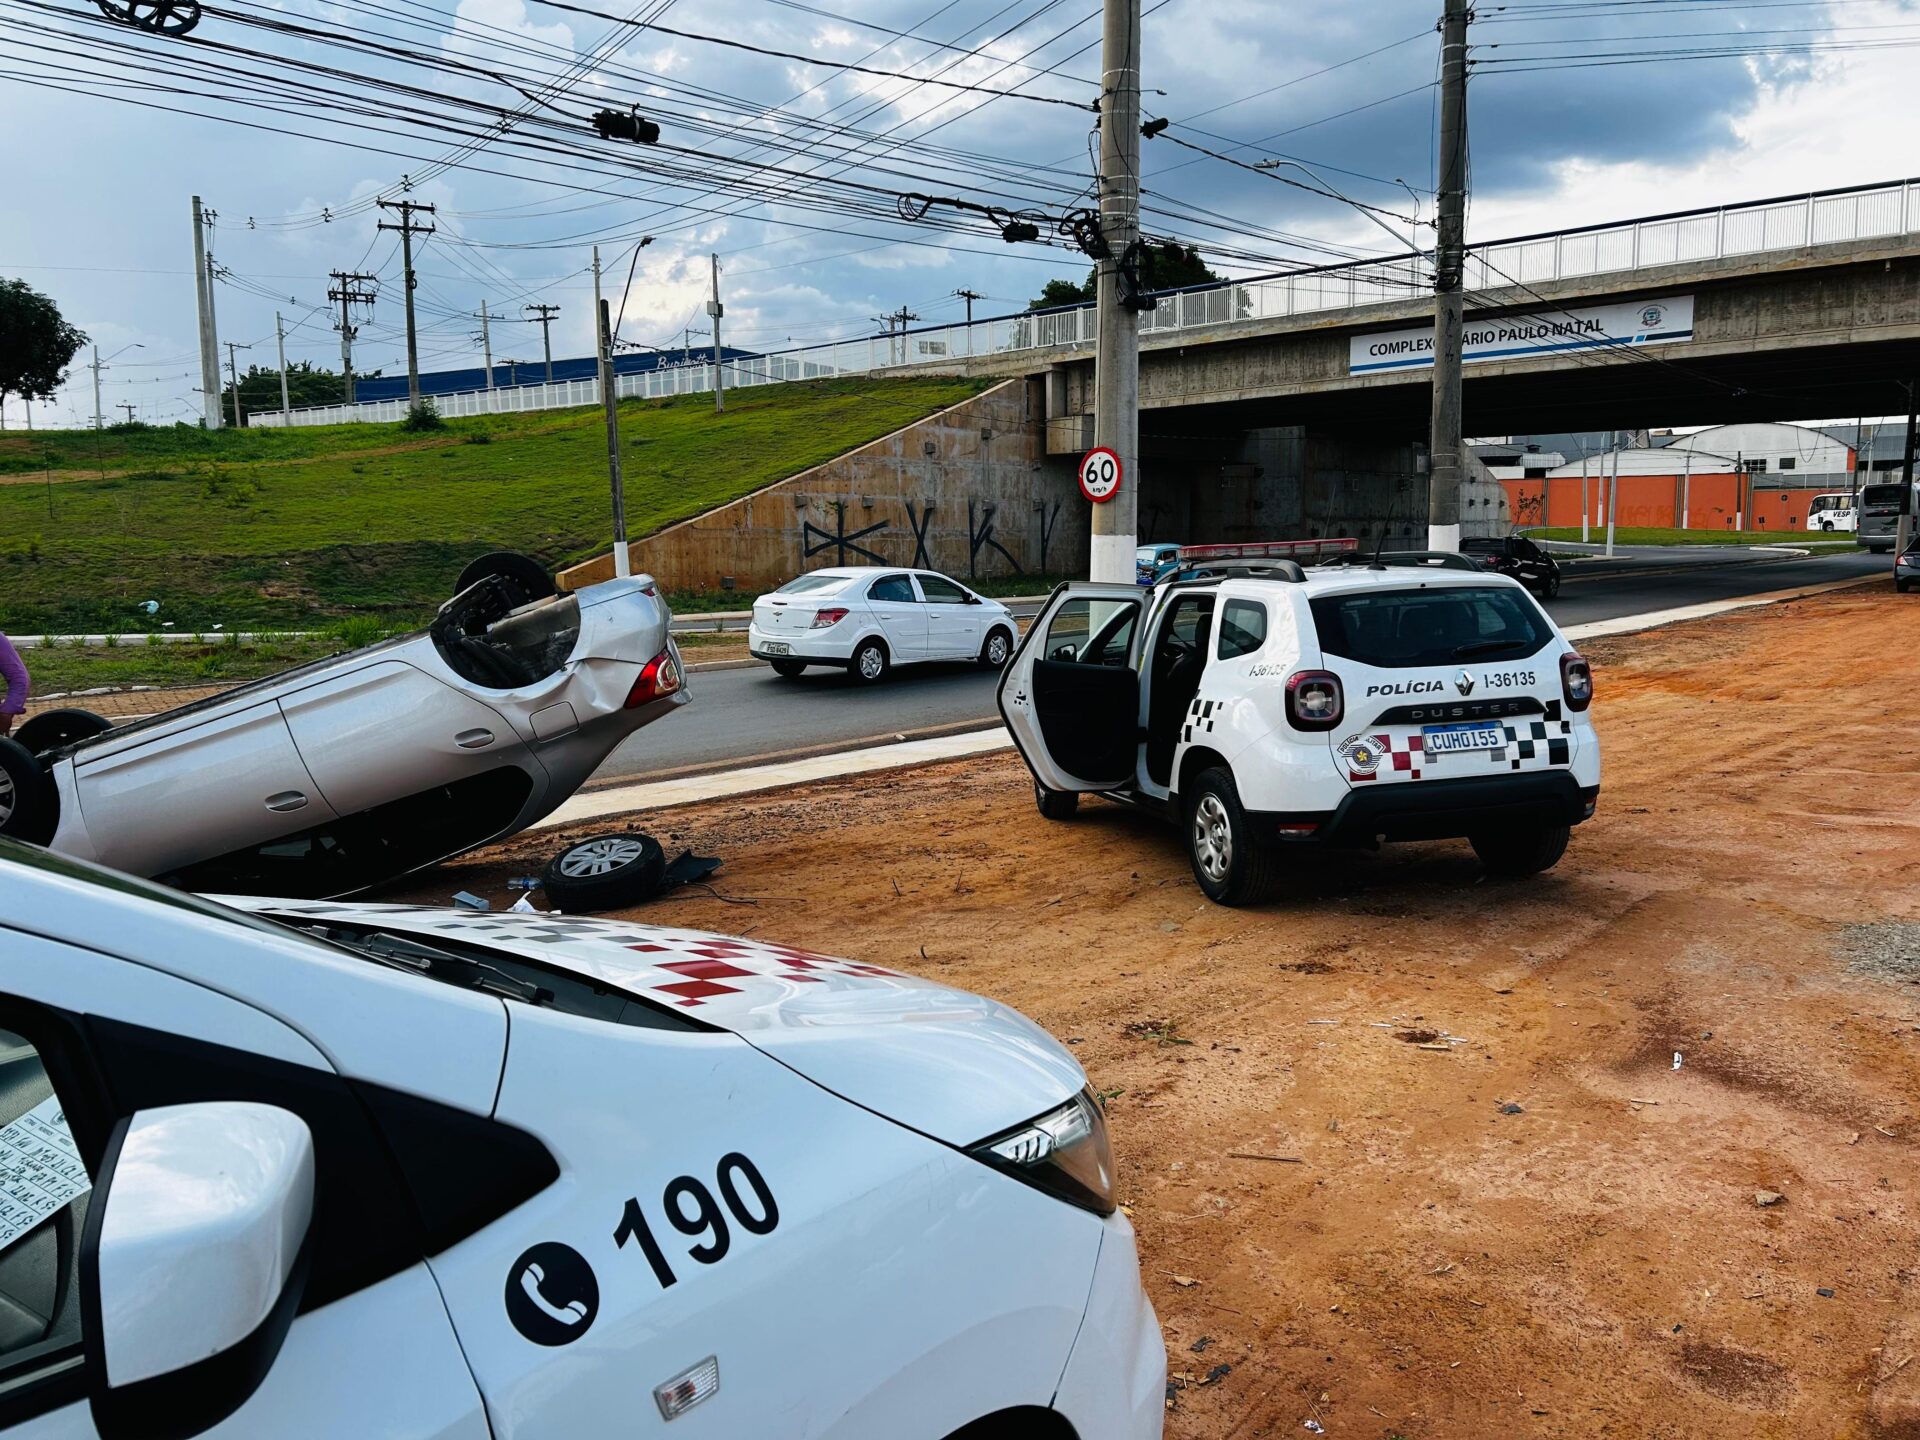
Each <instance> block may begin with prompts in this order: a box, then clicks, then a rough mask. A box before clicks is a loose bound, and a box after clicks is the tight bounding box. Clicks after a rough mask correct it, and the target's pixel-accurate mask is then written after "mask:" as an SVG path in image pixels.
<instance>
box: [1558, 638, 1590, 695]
mask: <svg viewBox="0 0 1920 1440" xmlns="http://www.w3.org/2000/svg"><path fill="white" fill-rule="evenodd" d="M1560 696H1561V698H1562V699H1564V700H1565V701H1566V702H1567V708H1568V709H1569V710H1584V709H1586V708H1587V706H1589V705H1591V704H1592V703H1593V667H1592V666H1591V665H1589V664H1587V662H1586V661H1585V660H1583V659H1581V658H1580V657H1579V656H1578V655H1576V654H1575V653H1574V652H1573V651H1571V650H1569V651H1568V652H1567V653H1566V654H1564V655H1562V656H1561V657H1560Z"/></svg>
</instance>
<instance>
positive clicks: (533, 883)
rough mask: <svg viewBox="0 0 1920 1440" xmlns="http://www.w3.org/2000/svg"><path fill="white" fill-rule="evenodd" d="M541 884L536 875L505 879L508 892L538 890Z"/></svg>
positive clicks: (513, 876)
mask: <svg viewBox="0 0 1920 1440" xmlns="http://www.w3.org/2000/svg"><path fill="white" fill-rule="evenodd" d="M542 883H543V882H542V881H541V879H540V877H539V876H538V875H510V876H508V877H507V889H509V890H538V889H539V888H540V886H541V884H542Z"/></svg>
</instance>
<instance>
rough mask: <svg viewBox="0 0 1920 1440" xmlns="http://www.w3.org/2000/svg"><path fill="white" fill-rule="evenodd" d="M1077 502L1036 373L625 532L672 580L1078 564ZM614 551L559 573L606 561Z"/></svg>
mask: <svg viewBox="0 0 1920 1440" xmlns="http://www.w3.org/2000/svg"><path fill="white" fill-rule="evenodd" d="M1088 529H1089V526H1088V521H1087V503H1086V501H1085V500H1084V499H1083V498H1082V497H1081V495H1080V490H1079V486H1078V484H1077V483H1076V482H1075V479H1074V470H1073V465H1072V463H1071V462H1069V461H1066V460H1062V459H1057V458H1056V459H1049V458H1048V456H1047V455H1046V424H1045V411H1044V409H1043V407H1042V396H1041V392H1040V386H1039V384H1038V382H1032V383H1030V382H1028V381H1025V380H1011V381H1008V382H1006V383H1004V384H1001V385H997V386H995V387H994V388H993V389H991V390H988V391H985V392H984V393H982V394H980V395H976V396H975V397H973V398H972V399H971V400H963V401H962V402H960V403H959V404H958V405H954V406H952V407H950V408H948V409H946V410H943V411H941V412H940V413H939V414H937V415H931V416H928V417H927V418H926V419H924V420H920V421H916V422H915V423H914V424H912V425H909V426H907V427H906V428H905V429H902V430H897V431H895V432H894V433H893V434H891V435H887V436H884V437H882V438H881V439H879V440H876V441H874V442H872V443H871V444H869V445H864V446H862V447H861V448H860V449H858V450H854V451H850V452H849V453H847V454H845V455H842V456H840V457H839V458H837V459H834V460H829V461H828V462H827V463H826V464H824V465H820V466H817V467H815V468H814V469H812V470H807V471H804V472H803V473H801V474H799V475H796V476H794V477H792V478H791V479H788V480H782V481H780V482H778V483H777V484H774V485H770V486H768V487H767V488H766V489H764V490H759V491H756V492H755V493H753V494H752V495H749V496H747V497H746V498H745V499H742V500H736V501H735V502H734V503H733V504H731V505H725V506H722V507H720V508H719V509H717V510H711V511H709V512H707V513H706V514H704V515H700V516H697V517H695V518H694V519H692V520H687V521H684V522H682V523H681V524H678V525H673V526H669V527H668V528H667V529H665V530H662V531H660V532H659V533H657V534H654V535H650V536H648V537H646V538H645V539H643V540H638V541H635V542H634V544H633V552H632V553H633V568H634V570H635V571H643V572H645V573H647V574H650V575H652V576H654V577H655V578H656V579H658V580H659V581H660V583H661V584H662V585H663V586H665V587H666V588H667V589H669V590H704V591H715V590H722V589H727V588H732V589H736V590H739V591H741V592H742V593H743V594H746V595H755V594H758V593H760V592H761V591H763V590H768V589H772V588H773V587H774V586H777V585H779V584H781V583H783V582H785V581H787V580H790V579H792V578H793V577H794V576H795V575H798V574H800V573H802V572H803V571H807V570H817V569H820V568H821V567H823V566H827V565H919V566H924V567H926V568H929V569H934V570H943V571H945V572H947V573H948V574H950V575H955V576H958V577H960V578H961V579H971V578H987V577H998V576H1007V575H1020V574H1040V573H1046V574H1054V575H1059V574H1081V575H1084V574H1085V573H1086V567H1087V550H1088V544H1087V538H1088ZM612 570H613V562H612V558H611V557H610V556H602V557H600V558H598V559H595V560H591V561H588V562H587V563H586V564H584V565H581V566H577V567H575V568H574V569H573V570H570V571H568V572H566V574H565V575H564V576H562V577H561V582H562V584H563V585H566V586H568V587H569V588H572V587H577V586H580V585H585V584H590V583H592V582H593V581H595V580H598V579H603V578H605V577H606V576H608V575H611V574H612Z"/></svg>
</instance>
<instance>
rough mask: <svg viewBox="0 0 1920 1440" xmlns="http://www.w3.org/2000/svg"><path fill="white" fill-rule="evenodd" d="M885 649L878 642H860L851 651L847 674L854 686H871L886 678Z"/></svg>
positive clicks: (886, 662)
mask: <svg viewBox="0 0 1920 1440" xmlns="http://www.w3.org/2000/svg"><path fill="white" fill-rule="evenodd" d="M887 666H888V661H887V647H886V646H884V645H882V644H881V643H880V642H879V641H878V640H862V641H861V642H860V643H859V644H858V645H857V646H855V647H854V651H853V663H852V664H851V665H849V666H848V667H847V673H848V674H849V675H851V676H853V681H854V684H856V685H872V684H875V683H876V682H878V681H881V680H884V679H886V678H887Z"/></svg>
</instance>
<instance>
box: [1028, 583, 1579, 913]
mask: <svg viewBox="0 0 1920 1440" xmlns="http://www.w3.org/2000/svg"><path fill="white" fill-rule="evenodd" d="M1356 558H1357V559H1359V560H1361V561H1362V562H1364V557H1352V556H1348V557H1343V560H1344V561H1346V562H1348V563H1336V564H1333V565H1329V566H1319V567H1315V568H1313V569H1310V570H1302V569H1301V568H1300V566H1298V565H1297V564H1295V563H1293V562H1292V561H1289V560H1268V561H1261V562H1258V563H1257V564H1246V565H1219V566H1210V567H1209V573H1207V574H1204V575H1202V576H1199V577H1196V578H1179V577H1178V574H1177V573H1176V578H1174V579H1172V580H1169V581H1167V582H1165V583H1162V584H1160V585H1158V586H1156V587H1155V588H1154V589H1153V590H1152V591H1151V592H1142V591H1141V590H1140V589H1139V588H1138V587H1136V586H1130V585H1097V584H1068V585H1063V586H1061V587H1060V588H1059V589H1057V590H1056V591H1054V593H1053V595H1052V597H1051V598H1050V599H1049V600H1048V602H1047V606H1046V608H1045V609H1044V610H1043V611H1041V613H1040V615H1039V617H1038V618H1037V619H1036V620H1035V621H1034V623H1033V626H1032V628H1031V629H1030V630H1029V631H1028V632H1027V636H1026V639H1025V640H1024V641H1023V642H1022V644H1021V646H1020V649H1019V650H1018V651H1017V652H1016V653H1015V655H1014V658H1013V661H1012V663H1011V664H1009V666H1008V667H1007V670H1006V674H1005V675H1004V677H1003V678H1002V680H1001V684H1000V692H999V694H1000V713H1001V715H1002V716H1003V717H1004V718H1005V720H1006V722H1007V728H1008V730H1009V731H1011V732H1012V735H1013V739H1014V743H1015V744H1016V745H1017V746H1018V747H1019V750H1020V754H1021V756H1022V757H1023V758H1024V759H1025V760H1026V762H1027V765H1028V768H1030V769H1031V770H1032V771H1033V775H1034V786H1035V796H1036V799H1037V801H1038V803H1039V806H1040V812H1041V813H1042V814H1043V815H1045V816H1047V817H1048V818H1050V819H1065V818H1066V817H1068V816H1070V815H1071V814H1072V813H1073V811H1074V808H1075V806H1076V804H1077V802H1078V798H1079V795H1080V793H1082V792H1098V793H1102V794H1105V795H1107V796H1109V797H1111V798H1113V799H1118V800H1122V801H1126V802H1129V803H1133V804H1137V805H1141V806H1144V807H1146V808H1149V809H1154V810H1158V811H1161V812H1163V813H1165V814H1167V815H1169V816H1171V817H1173V818H1174V819H1176V820H1177V821H1179V822H1180V823H1181V825H1182V826H1183V827H1184V829H1185V832H1186V835H1187V842H1188V849H1189V853H1190V855H1191V858H1192V861H1193V872H1194V876H1195V878H1196V879H1197V880H1198V881H1199V882H1200V887H1201V889H1202V890H1204V891H1205V892H1206V893H1207V895H1209V896H1210V897H1211V898H1213V899H1215V900H1217V901H1220V902H1222V903H1224V904H1229V905H1236V904H1246V903H1252V902H1255V901H1258V900H1260V899H1262V898H1265V897H1266V896H1268V895H1269V894H1270V893H1271V892H1272V891H1273V889H1274V887H1275V885H1276V884H1277V883H1278V881H1279V879H1280V877H1281V876H1282V875H1283V873H1284V871H1285V865H1286V857H1287V854H1288V851H1289V850H1295V851H1297V850H1298V849H1299V848H1301V847H1309V846H1323V847H1325V846H1348V845H1372V844H1375V843H1377V842H1379V841H1380V840H1382V839H1385V840H1434V839H1446V838H1455V837H1464V838H1466V839H1468V840H1470V841H1471V842H1472V844H1473V848H1474V850H1475V851H1476V852H1477V853H1478V854H1479V856H1480V858H1481V860H1482V862H1483V863H1484V864H1485V865H1486V867H1487V868H1488V870H1490V871H1492V872H1494V873H1497V874H1502V875H1531V874H1535V873H1538V872H1539V871H1542V870H1545V869H1547V868H1549V867H1550V866H1552V865H1553V864H1555V863H1556V862H1557V861H1558V860H1559V859H1560V856H1561V854H1562V853H1563V852H1564V851H1565V849H1566V845H1567V836H1568V830H1569V828H1570V827H1571V826H1573V825H1577V824H1579V823H1580V822H1581V821H1583V820H1585V819H1587V818H1589V817H1590V816H1592V814H1593V811H1594V805H1595V801H1596V799H1597V797H1598V795H1599V791H1600V744H1599V740H1598V738H1597V737H1596V736H1595V734H1594V730H1593V725H1592V722H1591V720H1590V718H1589V713H1588V708H1587V707H1588V705H1589V704H1590V703H1591V701H1592V699H1593V677H1592V673H1591V671H1590V670H1589V669H1588V666H1587V662H1586V661H1585V660H1583V659H1581V658H1580V656H1579V655H1578V654H1577V653H1576V652H1575V651H1574V649H1573V647H1572V646H1571V645H1569V644H1568V643H1567V640H1566V638H1565V637H1564V636H1563V635H1561V633H1560V632H1559V630H1558V629H1557V628H1555V626H1554V623H1553V621H1552V620H1550V619H1548V618H1547V615H1546V612H1545V611H1543V610H1542V609H1541V608H1540V606H1539V605H1538V604H1537V603H1536V602H1535V600H1534V599H1533V597H1532V596H1531V595H1529V594H1528V593H1527V592H1526V590H1525V589H1524V588H1522V587H1521V586H1520V584H1519V583H1518V582H1516V581H1513V580H1510V579H1506V578H1504V577H1501V576H1495V575H1490V574H1487V573H1486V572H1484V571H1482V570H1480V569H1479V568H1478V567H1477V566H1475V565H1474V564H1473V563H1472V561H1470V560H1467V559H1465V558H1464V557H1461V556H1457V555H1433V554H1408V555H1400V556H1395V557H1390V558H1391V560H1392V562H1393V563H1375V564H1374V565H1371V566H1369V565H1366V564H1364V563H1358V564H1356V563H1351V562H1353V561H1354V560H1355V559H1356Z"/></svg>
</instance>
